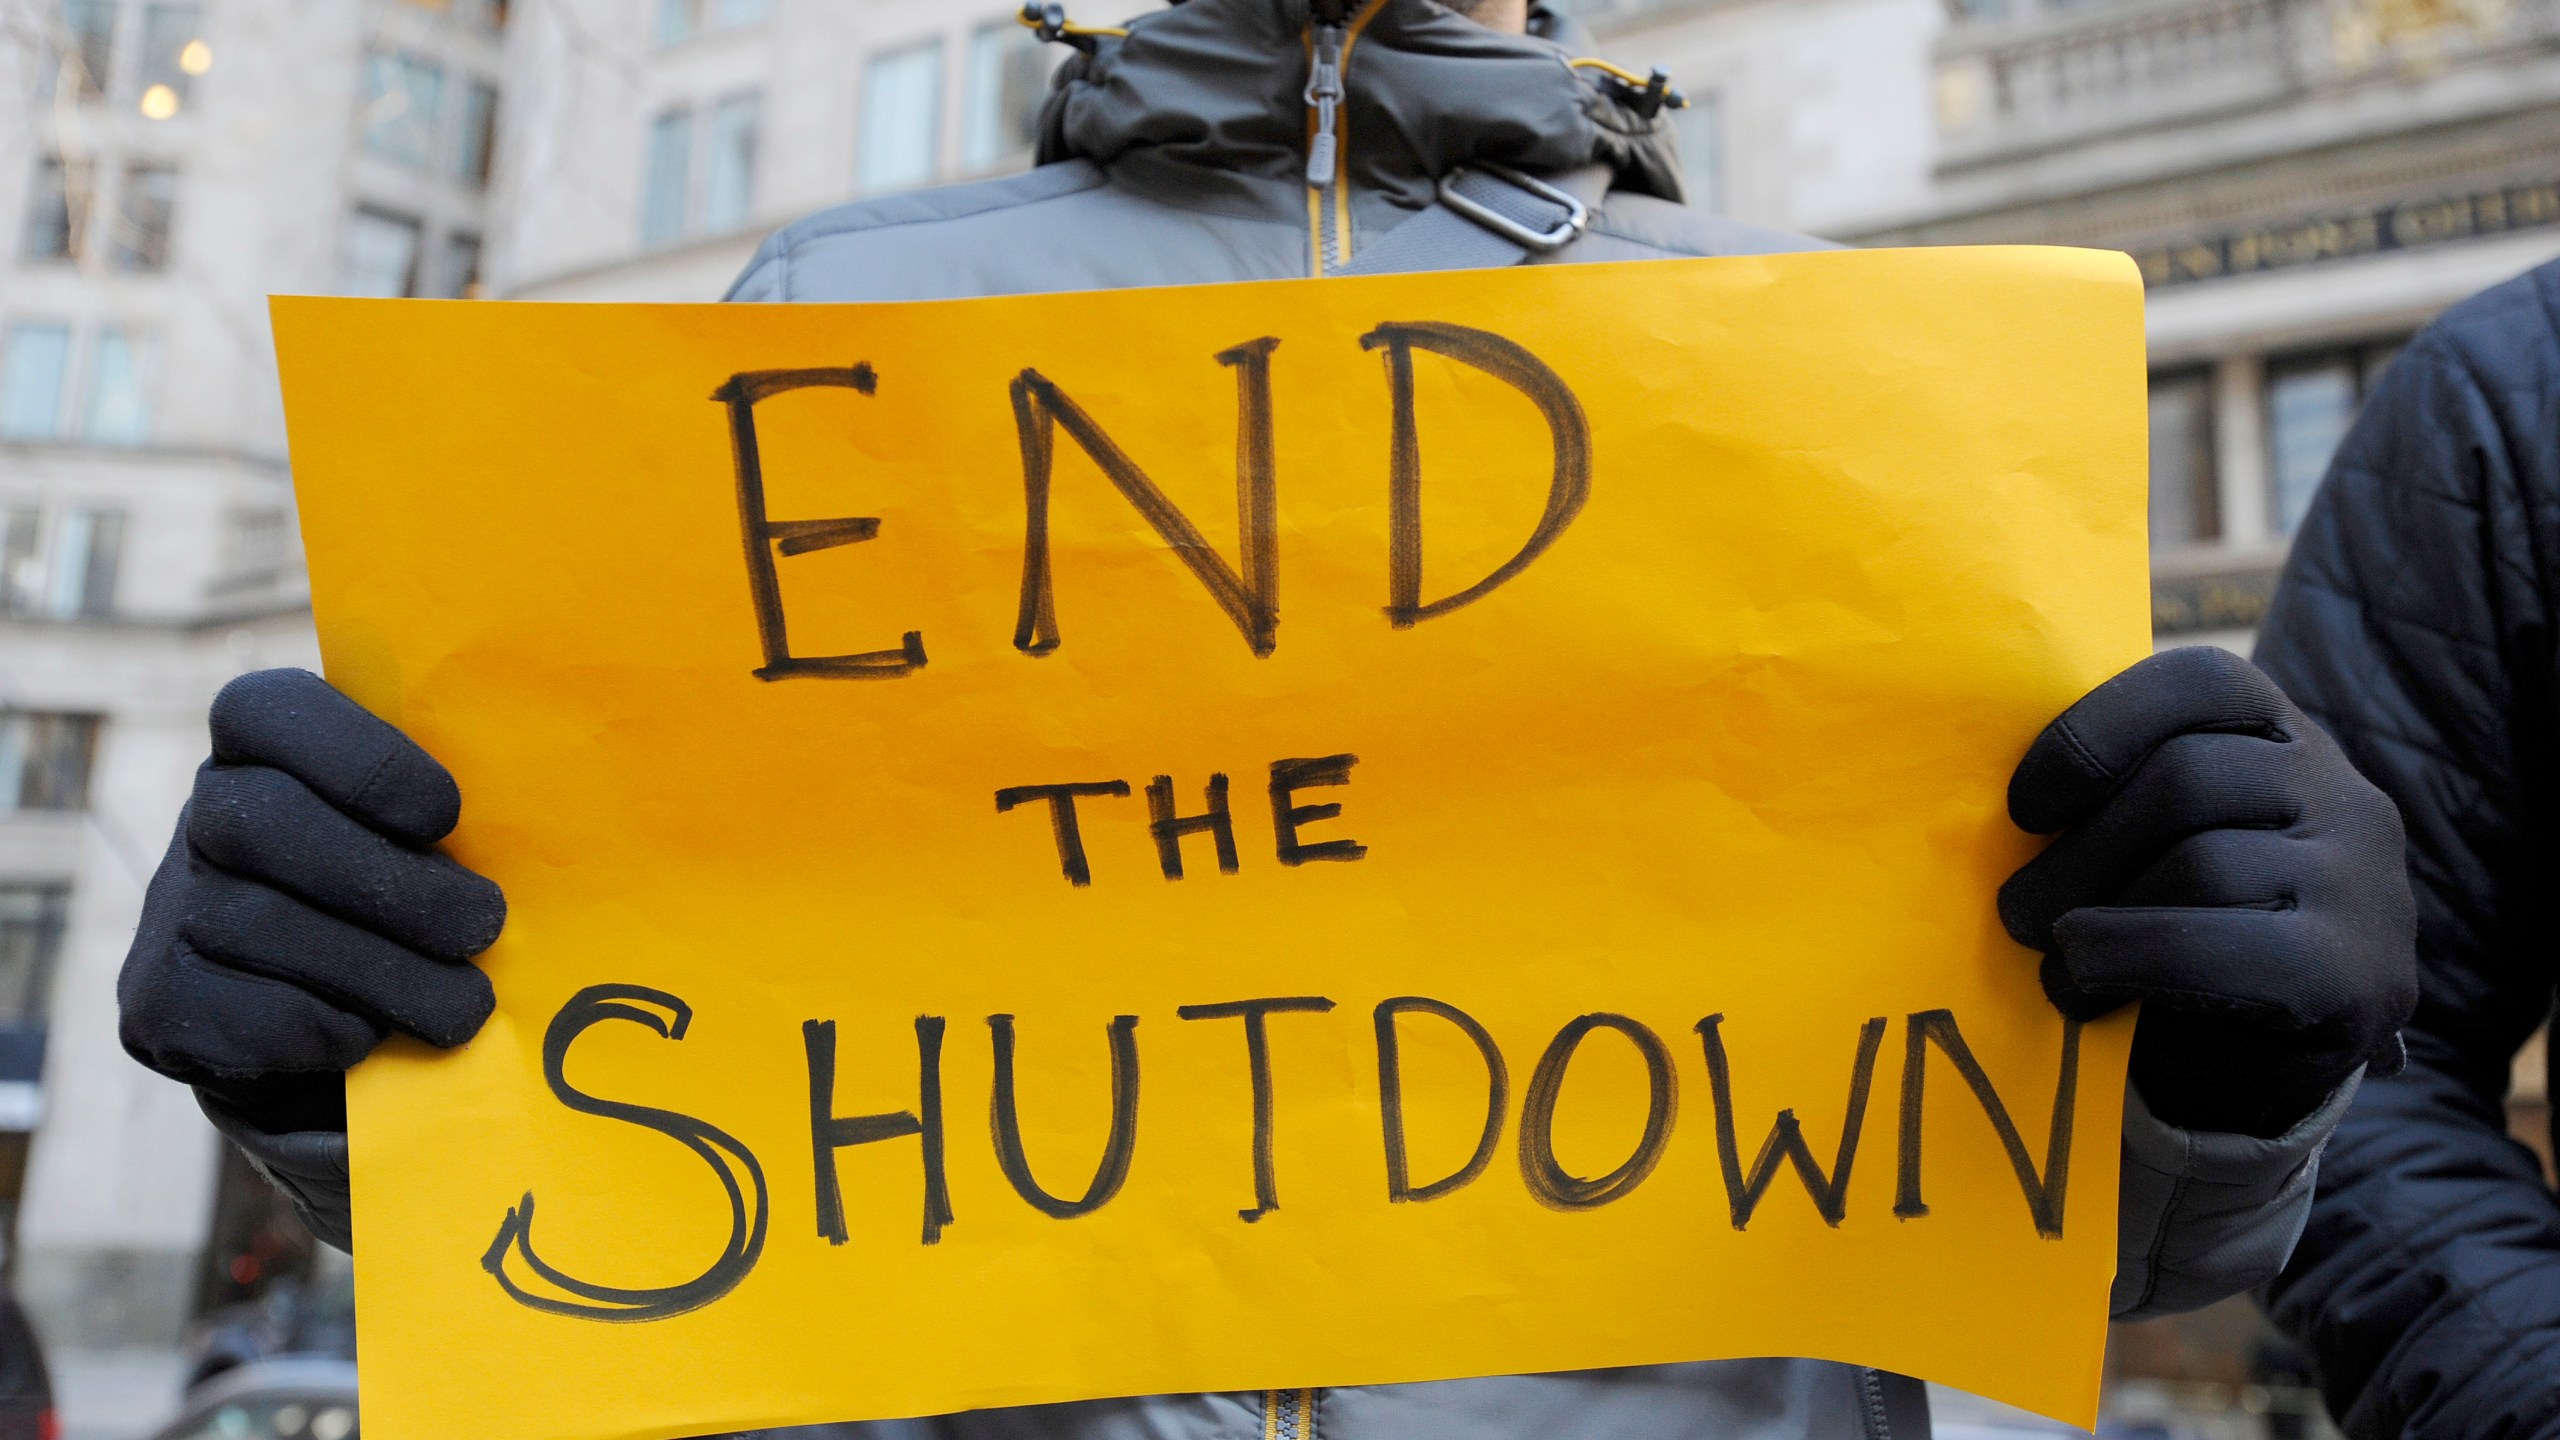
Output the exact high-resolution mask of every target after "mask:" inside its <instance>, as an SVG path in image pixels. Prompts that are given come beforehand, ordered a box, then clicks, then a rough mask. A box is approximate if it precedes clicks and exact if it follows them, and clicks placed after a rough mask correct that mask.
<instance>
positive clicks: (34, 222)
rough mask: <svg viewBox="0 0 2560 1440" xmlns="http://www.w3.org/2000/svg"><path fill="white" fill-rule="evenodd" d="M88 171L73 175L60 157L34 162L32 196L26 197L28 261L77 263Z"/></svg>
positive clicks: (86, 205) (86, 215)
mask: <svg viewBox="0 0 2560 1440" xmlns="http://www.w3.org/2000/svg"><path fill="white" fill-rule="evenodd" d="M88 178H89V169H88V167H87V166H85V165H84V166H81V167H80V169H79V171H78V173H77V174H74V173H73V171H72V170H71V168H70V167H68V166H66V165H64V164H63V162H62V160H61V158H60V157H58V156H56V157H48V158H47V159H44V160H41V161H38V162H37V163H36V181H35V193H33V194H32V195H30V196H28V197H27V235H26V243H25V250H26V254H27V258H28V259H30V260H76V259H78V258H79V256H80V238H81V232H82V231H85V230H87V229H88V228H89V224H88V220H89V185H88Z"/></svg>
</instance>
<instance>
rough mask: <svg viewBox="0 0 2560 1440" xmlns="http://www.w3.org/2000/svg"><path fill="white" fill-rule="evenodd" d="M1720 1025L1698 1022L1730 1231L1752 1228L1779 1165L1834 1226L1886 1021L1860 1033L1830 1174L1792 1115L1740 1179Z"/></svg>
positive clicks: (1783, 1115)
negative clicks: (1800, 1184)
mask: <svg viewBox="0 0 2560 1440" xmlns="http://www.w3.org/2000/svg"><path fill="white" fill-rule="evenodd" d="M1723 1024H1724V1017H1723V1016H1722V1015H1710V1016H1708V1017H1707V1018H1706V1019H1704V1020H1701V1021H1699V1022H1698V1034H1699V1035H1700V1036H1701V1037H1703V1039H1704V1040H1705V1042H1706V1047H1707V1090H1708V1093H1709V1094H1710V1095H1711V1096H1713V1098H1714V1100H1715V1107H1716V1162H1717V1164H1718V1165H1720V1166H1721V1167H1722V1168H1723V1170H1724V1195H1725V1203H1726V1204H1727V1205H1728V1206H1730V1207H1731V1209H1732V1212H1733V1228H1734V1229H1736V1230H1740V1229H1742V1228H1743V1227H1744V1226H1747V1225H1749V1224H1750V1223H1751V1212H1752V1211H1754V1210H1757V1209H1758V1208H1759V1207H1760V1199H1761V1197H1762V1196H1764V1195H1766V1194H1768V1193H1769V1186H1770V1185H1771V1184H1772V1183H1774V1182H1775V1181H1776V1180H1777V1178H1778V1162H1779V1161H1780V1160H1784V1161H1786V1162H1787V1163H1789V1164H1791V1165H1793V1166H1794V1167H1795V1171H1796V1178H1797V1179H1799V1180H1802V1181H1803V1182H1804V1188H1805V1193H1806V1194H1808V1195H1811V1196H1812V1197H1813V1208H1814V1210H1815V1211H1816V1212H1817V1213H1819V1214H1820V1215H1821V1216H1822V1219H1823V1223H1824V1224H1826V1225H1838V1224H1839V1223H1840V1222H1841V1220H1842V1219H1843V1218H1845V1217H1846V1216H1847V1215H1848V1213H1849V1166H1850V1162H1851V1161H1853V1160H1855V1159H1856V1158H1857V1155H1858V1132H1859V1130H1860V1129H1862V1128H1863V1127H1864V1126H1865V1124H1866V1120H1867V1092H1868V1090H1869V1089H1870V1088H1871V1087H1872V1085H1873V1082H1874V1080H1875V1077H1876V1050H1877V1048H1878V1047H1879V1046H1881V1045H1883V1043H1884V1017H1883V1016H1881V1015H1879V1016H1877V1017H1876V1018H1874V1019H1872V1020H1870V1021H1868V1022H1867V1023H1866V1024H1865V1026H1863V1027H1862V1028H1861V1029H1860V1030H1859V1031H1858V1056H1857V1059H1855V1060H1854V1061H1852V1062H1850V1066H1849V1108H1848V1113H1847V1114H1846V1115H1845V1116H1844V1117H1843V1118H1842V1119H1841V1121H1840V1150H1839V1153H1838V1155H1837V1156H1836V1157H1835V1158H1834V1159H1833V1160H1832V1162H1831V1173H1830V1174H1829V1175H1825V1174H1823V1173H1822V1166H1821V1165H1820V1164H1818V1163H1817V1162H1816V1161H1815V1160H1814V1158H1813V1147H1811V1146H1809V1145H1807V1144H1806V1143H1805V1138H1804V1127H1803V1125H1802V1124H1801V1123H1799V1122H1798V1121H1797V1119H1796V1112H1794V1111H1793V1110H1781V1111H1779V1112H1778V1120H1777V1123H1776V1124H1774V1125H1772V1126H1770V1127H1769V1138H1768V1139H1766V1140H1764V1141H1762V1142H1761V1143H1760V1153H1759V1155H1758V1156H1757V1157H1756V1158H1754V1159H1753V1160H1752V1162H1751V1174H1750V1175H1749V1176H1748V1177H1745V1176H1744V1175H1743V1173H1742V1153H1741V1148H1740V1144H1739V1142H1738V1140H1737V1139H1736V1137H1735V1135H1734V1126H1733V1067H1732V1065H1731V1064H1730V1063H1729V1062H1728V1061H1727V1060H1726V1058H1725V1051H1724V1033H1723V1028H1722V1027H1723Z"/></svg>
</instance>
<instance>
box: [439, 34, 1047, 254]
mask: <svg viewBox="0 0 2560 1440" xmlns="http://www.w3.org/2000/svg"><path fill="white" fill-rule="evenodd" d="M1020 8H1021V7H1020V6H1019V5H1014V4H1006V3H1001V0H866V3H863V4H812V3H805V0H802V3H794V0H780V3H776V0H648V3H645V4H641V3H633V0H547V3H544V4H541V5H538V6H530V7H527V9H526V12H525V14H524V16H523V17H522V20H521V22H520V23H519V24H518V25H517V26H516V35H515V37H514V41H513V44H512V46H511V47H510V55H509V71H508V77H507V86H508V90H509V93H510V94H511V95H514V96H517V97H520V105H519V109H518V111H517V112H516V113H515V114H514V116H513V118H512V122H511V124H510V125H509V127H508V132H507V137H506V143H507V146H508V153H507V162H506V165H505V167H504V171H505V179H504V182H503V186H502V190H501V193H500V194H499V196H498V197H497V199H496V201H495V204H494V213H493V217H492V219H493V231H492V234H493V236H494V243H493V246H492V250H491V256H490V279H491V283H492V286H493V288H494V290H495V292H496V293H498V294H501V295H504V296H505V297H507V298H509V299H524V300H634V301H688V300H690V301H709V300H717V299H719V298H720V295H721V293H722V292H723V291H725V290H726V289H727V288H728V285H729V282H730V280H731V279H733V278H735V276H736V275H737V274H738V272H739V271H740V270H741V269H743V268H745V265H746V260H747V257H748V256H749V255H750V254H752V253H753V252H754V250H755V247H756V245H757V243H758V242H759V241H761V240H762V239H763V238H764V235H765V233H766V232H767V231H770V230H772V229H773V228H775V227H776V226H778V225H782V224H785V223H788V222H789V221H791V220H793V219H796V218H798V217H799V216H801V215H804V214H807V213H809V212H810V211H813V210H819V209H823V208H825V207H827V206H829V205H835V204H840V203H842V202H844V201H846V200H849V199H853V198H856V197H858V196H862V195H874V194H883V193H887V192H890V191H895V190H907V189H913V188H915V187H917V186H921V185H932V184H941V183H946V182H951V181H958V180H968V179H975V178H980V177H983V176H989V175H997V174H1003V173H1006V172H1009V171H1014V170H1019V169H1022V168H1024V167H1026V166H1027V165H1029V164H1030V162H1031V150H1032V141H1033V139H1034V138H1035V135H1036V123H1037V120H1038V117H1039V109H1040V102H1041V99H1042V98H1043V97H1044V96H1045V95H1046V93H1047V90H1048V79H1049V72H1050V69H1051V68H1052V66H1053V65H1054V64H1055V63H1056V61H1057V59H1058V58H1059V57H1058V54H1057V52H1056V51H1055V50H1054V49H1053V48H1051V47H1047V46H1043V45H1042V44H1041V43H1040V42H1039V41H1038V40H1037V39H1036V38H1034V37H1033V35H1032V34H1031V32H1030V31H1028V30H1027V29H1025V28H1024V27H1023V26H1022V25H1021V24H1020V23H1019V21H1018V19H1017V18H1016V17H1017V14H1018V12H1019V10H1020Z"/></svg>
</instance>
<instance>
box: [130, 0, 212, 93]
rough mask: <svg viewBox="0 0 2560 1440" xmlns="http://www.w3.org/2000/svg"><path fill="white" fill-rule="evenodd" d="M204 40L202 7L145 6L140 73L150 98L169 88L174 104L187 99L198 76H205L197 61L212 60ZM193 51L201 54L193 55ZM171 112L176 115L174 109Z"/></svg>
mask: <svg viewBox="0 0 2560 1440" xmlns="http://www.w3.org/2000/svg"><path fill="white" fill-rule="evenodd" d="M203 37H204V7H203V6H201V5H165V4H155V5H146V6H144V7H143V10H142V74H141V81H142V87H143V91H144V93H145V94H146V95H147V94H148V93H149V92H150V91H152V90H154V89H160V88H166V89H167V90H168V91H169V97H170V99H171V100H172V101H183V100H185V99H186V98H187V94H188V91H189V89H190V87H191V86H192V84H193V82H194V80H195V77H196V76H198V75H200V74H202V73H204V71H203V66H201V65H200V64H196V63H194V62H196V61H198V60H199V59H209V58H211V56H210V52H206V51H203V50H202V46H203V44H204V38H203ZM190 50H196V51H197V52H198V53H197V54H195V55H190V54H189V53H188V52H189V51H190ZM146 113H147V112H146ZM170 113H171V114H175V113H177V112H176V110H175V109H174V108H172V109H171V111H170Z"/></svg>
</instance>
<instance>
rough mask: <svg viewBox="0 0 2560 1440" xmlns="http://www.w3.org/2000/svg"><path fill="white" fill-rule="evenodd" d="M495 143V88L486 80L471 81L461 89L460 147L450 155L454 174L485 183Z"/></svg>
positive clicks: (469, 182) (496, 132)
mask: <svg viewBox="0 0 2560 1440" xmlns="http://www.w3.org/2000/svg"><path fill="white" fill-rule="evenodd" d="M497 143H498V87H496V86H495V85H492V84H490V83H489V82H488V81H486V80H474V81H472V82H471V88H469V89H467V90H465V91H463V92H462V149H461V151H460V153H459V154H457V155H456V156H455V157H454V173H456V174H458V175H460V176H461V177H462V178H463V181H464V182H465V183H467V184H471V185H486V184H488V183H489V169H490V162H491V161H493V160H494V159H495V158H496V156H497Z"/></svg>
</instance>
